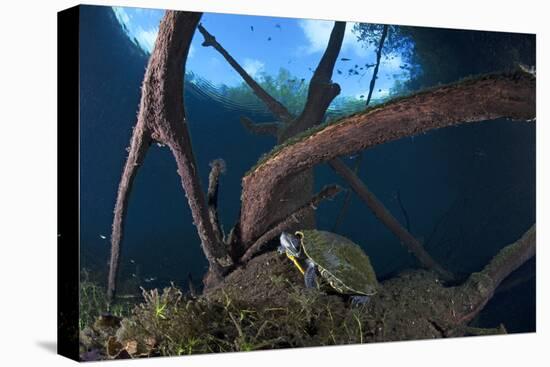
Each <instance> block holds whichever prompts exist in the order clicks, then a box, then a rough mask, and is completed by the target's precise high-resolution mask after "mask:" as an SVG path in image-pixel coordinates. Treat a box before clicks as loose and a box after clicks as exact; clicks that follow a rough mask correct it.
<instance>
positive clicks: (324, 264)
mask: <svg viewBox="0 0 550 367" xmlns="http://www.w3.org/2000/svg"><path fill="white" fill-rule="evenodd" d="M297 235H299V236H301V241H302V248H303V250H304V253H305V255H306V256H307V257H308V258H309V259H311V260H312V261H313V262H314V263H315V264H316V265H317V267H318V270H319V273H320V274H321V276H322V277H323V278H325V279H326V280H327V281H328V282H329V283H330V285H331V286H332V287H333V288H334V289H335V290H336V291H338V292H340V293H343V294H362V295H373V294H375V293H376V288H377V287H378V281H377V280H376V274H375V273H374V269H373V268H372V265H371V263H370V260H369V257H368V256H367V255H366V254H365V253H364V252H363V250H362V249H361V247H359V246H358V245H356V244H355V243H353V242H352V241H350V240H349V239H347V238H346V237H343V236H340V235H338V234H336V233H332V232H326V231H318V230H305V231H301V232H297Z"/></svg>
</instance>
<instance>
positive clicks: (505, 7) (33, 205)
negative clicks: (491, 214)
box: [0, 0, 550, 367]
mask: <svg viewBox="0 0 550 367" xmlns="http://www.w3.org/2000/svg"><path fill="white" fill-rule="evenodd" d="M94 3H95V4H103V5H129V6H142V7H157V8H169V9H170V8H171V9H180V10H197V11H198V10H201V11H215V12H225V13H244V14H261V15H273V16H291V17H300V18H320V19H331V20H348V21H364V22H373V23H377V22H380V23H393V24H409V25H424V26H428V25H429V26H439V27H455V28H470V29H487V30H505V31H520V32H531V33H537V35H538V36H537V57H538V60H537V79H538V80H537V87H538V99H537V109H538V111H537V220H538V225H537V231H538V234H537V237H538V238H537V242H538V243H537V244H538V246H537V263H538V264H537V301H538V302H537V333H536V334H525V335H512V336H504V337H476V338H462V339H451V340H442V341H434V342H427V341H420V342H400V343H385V344H373V345H365V346H354V347H329V348H312V349H300V350H284V351H276V352H253V353H244V354H243V353H240V354H224V355H207V356H193V357H181V358H163V359H153V360H140V361H118V362H108V363H109V364H113V363H116V365H117V366H181V365H184V366H205V365H212V364H217V365H218V366H220V365H224V366H226V365H227V366H237V365H238V366H262V367H263V366H304V365H305V364H309V363H312V365H321V366H325V365H326V366H343V365H344V364H345V365H358V366H368V365H370V366H393V365H397V364H401V365H406V366H407V367H408V366H417V365H419V366H420V365H422V366H460V367H464V366H481V365H486V366H499V367H500V366H523V365H529V366H539V365H546V366H548V363H549V362H550V353H549V352H548V349H549V348H550V347H549V346H550V337H549V336H550V333H549V321H548V320H549V316H548V313H547V312H550V307H549V300H548V289H550V285H549V275H548V274H549V270H548V267H550V259H549V258H548V254H549V252H548V251H547V250H546V249H545V247H546V241H547V240H548V239H549V235H548V230H547V229H546V228H548V218H549V215H548V213H547V210H548V209H549V206H548V193H547V190H545V188H547V187H549V184H550V182H548V170H547V169H545V167H548V151H549V149H548V145H549V142H550V136H549V134H548V128H547V121H548V116H549V114H548V104H549V101H548V97H549V90H548V77H547V70H548V66H547V65H550V60H549V58H548V46H549V43H548V42H549V38H550V36H549V27H548V23H549V22H550V19H549V17H548V14H550V13H549V12H548V10H546V9H544V5H542V4H544V3H545V1H544V0H539V1H525V0H523V1H502V0H501V1H481V0H475V1H470V0H455V1H442V0H439V1H416V0H399V1H397V0H392V1H389V0H386V1H372V0H371V1H368V0H363V1H351V0H338V1H335V2H331V1H324V2H322V1H321V0H315V1H306V0H302V1H298V0H277V1H250V0H249V1H243V0H230V1H228V0H226V1H221V0H216V1H212V0H209V1H198V0H192V1H191V0H179V1H177V0H171V1H158V0H157V1H145V0H142V1H137V0H133V1H114V2H110V1H95V2H94ZM73 5H76V2H74V1H62V0H55V1H25V0H7V1H3V2H2V8H1V10H0V14H1V18H2V19H1V22H0V29H1V38H0V39H1V44H0V50H1V51H0V52H1V54H0V55H1V57H0V88H1V89H0V90H1V93H2V95H1V98H0V134H1V135H0V137H1V141H0V246H1V247H0V286H1V287H0V365H2V366H18V365H28V366H66V365H70V364H73V363H74V362H71V361H69V360H68V359H65V358H63V357H60V356H57V355H56V354H55V340H56V329H57V327H56V266H57V261H56V251H57V249H56V185H57V182H56V180H57V179H56V172H57V171H56V144H57V138H56V12H57V11H59V10H62V9H65V8H67V7H70V6H73ZM136 108H137V106H136ZM61 266H63V264H61ZM545 311H546V312H545ZM106 365H107V364H106Z"/></svg>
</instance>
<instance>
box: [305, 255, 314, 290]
mask: <svg viewBox="0 0 550 367" xmlns="http://www.w3.org/2000/svg"><path fill="white" fill-rule="evenodd" d="M316 279H317V274H315V264H314V263H313V261H311V260H309V259H308V260H307V269H306V271H305V272H304V282H305V284H306V288H317V281H316Z"/></svg>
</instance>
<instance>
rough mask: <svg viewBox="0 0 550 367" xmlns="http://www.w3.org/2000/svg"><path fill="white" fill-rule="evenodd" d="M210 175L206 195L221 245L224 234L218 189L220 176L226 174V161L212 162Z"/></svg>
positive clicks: (209, 212) (212, 222)
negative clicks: (219, 209) (219, 212)
mask: <svg viewBox="0 0 550 367" xmlns="http://www.w3.org/2000/svg"><path fill="white" fill-rule="evenodd" d="M210 167H211V169H210V174H209V175H208V192H207V194H206V197H207V201H208V217H209V218H210V223H211V224H212V229H213V230H214V234H215V235H216V237H217V239H218V241H219V242H220V243H222V242H223V239H224V233H223V231H222V229H221V226H220V220H219V217H218V188H219V184H220V174H222V173H225V161H224V160H223V159H215V160H213V161H212V162H210Z"/></svg>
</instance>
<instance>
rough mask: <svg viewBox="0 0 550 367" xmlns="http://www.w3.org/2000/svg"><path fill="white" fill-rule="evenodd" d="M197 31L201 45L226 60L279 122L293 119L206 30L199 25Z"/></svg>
mask: <svg viewBox="0 0 550 367" xmlns="http://www.w3.org/2000/svg"><path fill="white" fill-rule="evenodd" d="M198 29H199V31H200V32H201V34H202V35H203V37H204V42H203V43H202V45H203V46H204V47H209V46H211V47H214V48H215V49H216V51H218V52H219V53H220V54H221V55H222V56H223V57H224V58H225V59H226V60H227V62H228V63H229V64H230V65H231V66H232V67H233V69H235V71H236V72H237V73H239V75H240V76H241V77H242V78H243V79H244V81H245V82H246V84H248V85H249V86H250V88H252V91H253V92H254V94H255V95H256V96H257V97H258V98H259V99H260V100H261V101H262V102H264V103H265V105H266V106H267V108H268V109H269V110H270V111H271V113H273V114H274V115H275V116H276V117H277V118H279V119H280V120H281V121H284V122H287V121H290V120H291V119H292V118H293V117H292V115H291V113H290V112H288V110H287V109H286V107H285V106H283V105H282V104H281V103H280V102H279V101H277V100H276V99H275V98H273V96H271V95H270V94H269V93H267V92H266V91H265V90H264V89H263V88H262V87H261V86H260V85H259V84H258V83H257V82H256V81H255V80H254V79H253V78H252V77H251V76H250V75H248V73H247V72H246V70H244V69H243V67H242V66H241V65H240V64H239V63H238V62H237V61H236V60H235V59H234V58H233V57H232V56H231V55H230V54H229V52H227V51H226V50H225V48H223V47H222V45H220V44H219V43H218V41H216V37H214V36H213V35H211V34H210V33H208V31H207V30H206V28H204V26H203V25H202V24H199V27H198Z"/></svg>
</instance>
